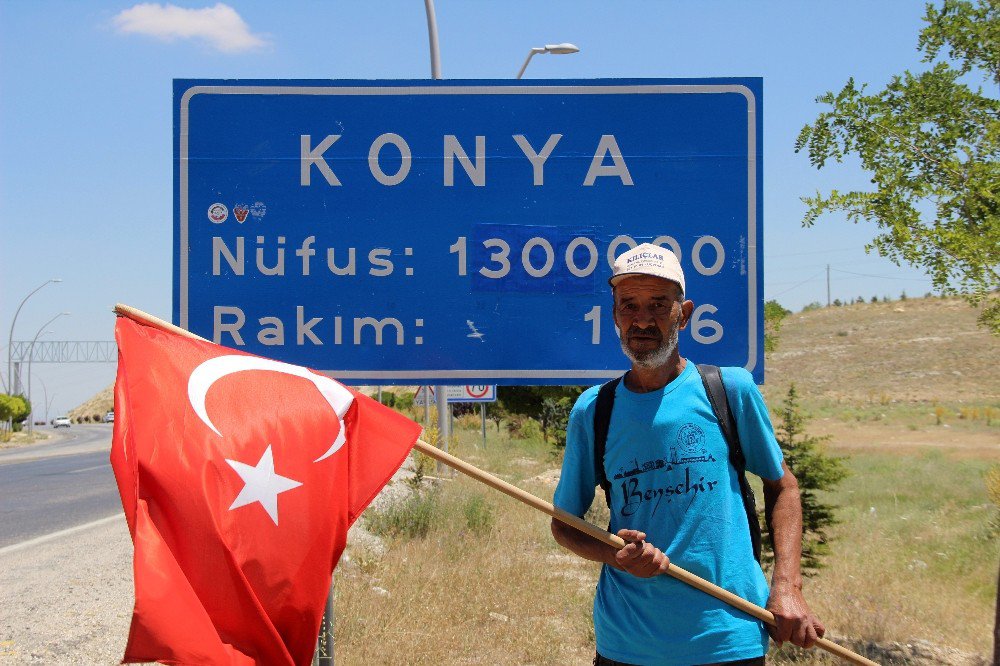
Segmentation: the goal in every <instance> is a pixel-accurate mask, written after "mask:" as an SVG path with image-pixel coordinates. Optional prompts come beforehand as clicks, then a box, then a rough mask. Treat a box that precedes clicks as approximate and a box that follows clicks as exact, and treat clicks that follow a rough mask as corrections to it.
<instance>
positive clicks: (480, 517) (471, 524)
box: [462, 495, 493, 534]
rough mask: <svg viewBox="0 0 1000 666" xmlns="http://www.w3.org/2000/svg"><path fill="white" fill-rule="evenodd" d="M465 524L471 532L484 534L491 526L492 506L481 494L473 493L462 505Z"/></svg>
mask: <svg viewBox="0 0 1000 666" xmlns="http://www.w3.org/2000/svg"><path fill="white" fill-rule="evenodd" d="M462 513H463V514H465V526H466V528H467V529H468V530H469V531H470V532H472V533H473V534H484V533H486V532H489V531H490V530H491V529H492V528H493V508H492V507H491V506H490V505H489V504H488V503H487V502H486V500H485V499H484V498H483V496H482V495H473V496H472V497H470V498H469V499H468V500H466V502H465V505H464V506H463V507H462Z"/></svg>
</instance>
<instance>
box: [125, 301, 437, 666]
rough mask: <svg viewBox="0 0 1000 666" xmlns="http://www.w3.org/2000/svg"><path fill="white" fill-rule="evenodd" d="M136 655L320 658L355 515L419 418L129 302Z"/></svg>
mask: <svg viewBox="0 0 1000 666" xmlns="http://www.w3.org/2000/svg"><path fill="white" fill-rule="evenodd" d="M115 337H116V339H117V341H118V350H119V358H118V377H117V382H116V384H115V426H114V438H113V441H112V448H111V463H112V466H113V468H114V472H115V477H116V479H117V482H118V490H119V493H120V494H121V498H122V505H123V507H124V509H125V517H126V520H127V521H128V527H129V531H130V532H131V534H132V540H133V543H134V545H135V560H134V565H133V569H134V575H135V597H136V598H135V609H134V613H133V616H132V627H131V630H130V631H129V637H128V645H127V646H126V649H125V656H124V657H123V660H122V661H123V662H136V661H161V662H164V663H170V664H268V665H275V666H277V665H282V664H307V663H309V662H310V660H311V658H312V654H313V651H314V649H315V647H316V637H317V634H318V632H319V626H320V621H321V618H322V614H323V606H324V603H325V600H326V596H327V592H328V590H329V587H330V582H331V574H332V571H333V568H334V566H335V565H336V563H337V561H338V560H339V558H340V554H341V553H342V552H343V550H344V546H345V543H346V540H347V529H348V527H350V525H351V524H352V523H353V522H354V520H355V519H356V518H357V517H358V516H359V515H360V514H361V512H362V511H363V510H364V509H365V507H366V506H368V504H369V502H371V500H372V499H373V498H374V497H375V495H376V494H377V493H378V491H379V490H380V489H381V488H382V487H383V486H384V485H385V484H386V483H387V482H388V481H389V479H390V478H391V477H392V475H393V473H394V472H395V471H396V470H397V469H398V468H399V466H400V465H401V464H402V462H403V460H404V459H405V458H406V456H407V455H408V454H409V452H410V449H411V448H412V447H413V445H414V443H415V441H416V439H417V437H418V436H419V434H420V426H419V425H418V424H416V423H414V422H413V421H410V420H409V419H406V418H404V417H402V416H400V415H399V414H397V413H396V412H394V411H392V410H390V409H387V408H385V407H383V406H382V405H380V404H378V403H377V402H375V401H374V400H372V399H370V398H368V397H367V396H364V395H361V394H358V393H355V392H353V391H351V390H350V389H348V388H346V387H344V386H342V385H340V384H338V383H337V382H334V381H333V380H332V379H330V378H329V377H326V376H324V375H320V374H318V373H315V372H312V371H310V370H307V369H306V368H302V367H300V366H293V365H289V364H285V363H280V362H277V361H272V360H269V359H264V358H261V357H257V356H253V355H251V354H246V353H243V352H239V351H234V350H231V349H226V348H224V347H220V346H218V345H214V344H211V343H209V342H206V341H202V340H196V339H191V338H186V337H183V336H180V335H177V334H174V333H167V332H164V331H161V330H159V329H156V328H152V327H150V326H145V325H143V324H140V323H137V322H136V321H133V320H131V319H127V318H123V317H120V318H119V319H118V323H117V325H116V328H115Z"/></svg>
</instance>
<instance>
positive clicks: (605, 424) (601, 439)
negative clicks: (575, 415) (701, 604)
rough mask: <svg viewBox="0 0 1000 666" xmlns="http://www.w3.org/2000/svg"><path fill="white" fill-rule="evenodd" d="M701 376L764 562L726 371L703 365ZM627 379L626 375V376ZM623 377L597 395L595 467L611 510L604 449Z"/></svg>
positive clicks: (753, 539) (755, 545)
mask: <svg viewBox="0 0 1000 666" xmlns="http://www.w3.org/2000/svg"><path fill="white" fill-rule="evenodd" d="M697 368H698V374H699V375H701V382H702V384H703V385H704V386H705V393H706V395H708V402H709V403H710V404H711V405H712V412H713V413H714V414H715V418H716V419H717V420H718V421H719V429H720V430H721V431H722V436H723V438H724V439H725V440H726V445H727V446H728V447H729V463H730V464H731V465H732V466H733V469H735V470H736V477H737V479H738V480H739V482H740V495H741V496H742V498H743V508H744V510H745V511H746V514H747V526H748V527H749V529H750V543H751V544H752V545H753V555H754V558H755V559H756V560H757V561H758V562H760V541H761V534H760V521H759V520H758V519H757V500H756V498H755V497H754V494H753V489H752V488H750V483H749V482H748V481H747V475H746V468H747V462H746V458H745V457H744V456H743V447H742V446H741V445H740V435H739V432H737V429H736V419H735V418H734V417H733V413H732V411H731V410H730V409H729V398H728V397H726V387H725V385H724V384H723V383H722V371H721V370H720V369H719V368H718V367H717V366H714V365H699V366H697ZM622 377H624V375H622ZM622 377H618V378H617V379H612V380H611V381H609V382H607V383H605V384H604V385H602V386H601V388H600V390H599V391H598V393H597V405H596V409H595V411H594V468H595V470H596V472H597V481H598V484H599V485H600V486H601V489H602V490H604V497H605V499H606V500H607V502H608V508H610V507H611V482H610V481H608V477H607V475H606V474H605V473H604V449H605V446H606V445H607V441H608V430H609V428H610V427H611V410H612V409H613V408H614V405H615V389H617V388H618V384H619V383H620V382H621V380H622Z"/></svg>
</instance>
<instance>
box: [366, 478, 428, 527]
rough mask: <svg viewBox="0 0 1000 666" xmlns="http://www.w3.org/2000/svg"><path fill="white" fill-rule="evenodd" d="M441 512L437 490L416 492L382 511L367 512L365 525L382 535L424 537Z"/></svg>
mask: <svg viewBox="0 0 1000 666" xmlns="http://www.w3.org/2000/svg"><path fill="white" fill-rule="evenodd" d="M439 513H440V507H439V501H438V495H437V491H433V490H432V491H429V492H424V493H414V494H413V495H410V497H408V498H407V499H406V500H404V501H402V502H398V503H396V504H392V505H390V506H389V507H388V508H386V509H384V510H382V511H370V512H366V513H365V514H364V516H365V526H366V527H367V528H368V530H369V531H370V532H371V533H372V534H376V535H378V536H381V537H388V538H392V539H398V538H407V539H422V538H424V537H426V536H427V534H428V532H430V531H431V527H432V526H433V525H434V522H435V519H436V518H437V516H438V514H439Z"/></svg>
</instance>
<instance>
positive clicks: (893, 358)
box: [765, 298, 1000, 405]
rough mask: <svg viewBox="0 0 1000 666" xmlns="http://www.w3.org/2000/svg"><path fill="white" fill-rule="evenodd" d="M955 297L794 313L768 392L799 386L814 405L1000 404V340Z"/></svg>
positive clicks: (769, 371) (773, 358)
mask: <svg viewBox="0 0 1000 666" xmlns="http://www.w3.org/2000/svg"><path fill="white" fill-rule="evenodd" d="M976 316H977V311H976V310H974V309H972V308H970V307H969V306H968V305H967V304H966V303H965V302H963V301H961V300H960V299H957V298H918V299H907V300H902V301H892V302H889V303H858V304H856V305H846V306H842V307H829V308H819V309H816V310H810V311H806V312H801V313H796V314H792V315H789V316H788V317H787V318H786V319H785V322H784V325H783V327H782V329H781V333H780V335H779V338H778V348H777V351H775V352H774V353H773V354H771V355H770V356H769V357H768V359H767V362H766V363H765V368H766V376H765V392H766V393H767V394H768V397H769V398H772V399H773V398H774V397H777V396H782V395H784V394H785V393H786V392H787V391H788V385H789V383H791V382H793V381H794V382H795V385H796V387H798V389H799V392H800V394H801V395H803V396H808V398H809V399H811V400H827V401H832V402H835V403H841V404H853V405H863V404H870V403H878V404H886V403H894V402H919V403H929V404H934V403H942V404H945V403H946V404H957V403H971V404H984V403H994V404H995V403H997V401H998V399H1000V373H997V371H996V369H997V368H998V367H1000V340H997V339H996V338H993V337H991V336H990V334H989V333H987V332H986V331H985V330H984V329H982V328H979V327H977V326H976Z"/></svg>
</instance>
